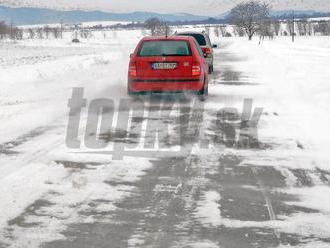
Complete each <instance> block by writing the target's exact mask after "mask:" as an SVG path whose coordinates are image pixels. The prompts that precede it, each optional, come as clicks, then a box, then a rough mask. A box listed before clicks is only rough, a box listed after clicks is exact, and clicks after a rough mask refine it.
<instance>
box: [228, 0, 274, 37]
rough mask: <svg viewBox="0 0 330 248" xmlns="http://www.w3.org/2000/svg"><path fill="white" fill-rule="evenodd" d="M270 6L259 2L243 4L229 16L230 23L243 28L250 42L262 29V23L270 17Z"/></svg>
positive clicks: (253, 1) (237, 6) (254, 0)
mask: <svg viewBox="0 0 330 248" xmlns="http://www.w3.org/2000/svg"><path fill="white" fill-rule="evenodd" d="M270 9H271V8H270V6H269V5H268V4H266V3H261V2H259V1H257V0H251V1H248V2H242V3H240V4H238V5H236V7H234V8H233V9H232V10H231V11H230V14H229V17H228V18H229V21H230V22H231V23H233V24H235V25H236V26H237V27H239V28H242V29H243V30H244V32H245V33H246V35H247V36H248V37H249V40H252V37H253V35H254V34H255V33H256V32H257V31H258V30H259V29H260V26H261V25H262V23H263V22H264V21H265V20H266V19H269V17H270V14H269V13H270Z"/></svg>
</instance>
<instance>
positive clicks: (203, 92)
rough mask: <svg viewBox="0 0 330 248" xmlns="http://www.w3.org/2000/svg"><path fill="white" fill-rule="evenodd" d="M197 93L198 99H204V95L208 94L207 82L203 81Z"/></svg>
mask: <svg viewBox="0 0 330 248" xmlns="http://www.w3.org/2000/svg"><path fill="white" fill-rule="evenodd" d="M197 95H198V98H199V100H200V101H205V100H206V97H207V96H208V95H209V86H208V84H206V83H205V84H204V87H203V89H201V90H200V91H198V93H197Z"/></svg>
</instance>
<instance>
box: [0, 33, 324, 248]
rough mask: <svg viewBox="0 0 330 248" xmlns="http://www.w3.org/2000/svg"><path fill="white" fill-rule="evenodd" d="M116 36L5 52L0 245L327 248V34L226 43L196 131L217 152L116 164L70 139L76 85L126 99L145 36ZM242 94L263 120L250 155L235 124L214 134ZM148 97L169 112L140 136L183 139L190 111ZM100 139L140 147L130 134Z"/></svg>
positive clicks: (0, 66)
mask: <svg viewBox="0 0 330 248" xmlns="http://www.w3.org/2000/svg"><path fill="white" fill-rule="evenodd" d="M110 37H111V39H110V40H107V41H104V40H102V39H95V40H94V41H89V42H86V43H84V44H80V45H72V44H69V43H67V44H63V43H60V42H59V43H56V42H54V43H52V44H51V45H50V44H49V43H46V42H45V44H43V43H42V44H36V43H33V42H32V41H31V43H27V44H16V45H13V44H4V45H1V46H0V54H1V58H2V59H0V73H1V74H0V75H1V76H0V84H1V91H0V121H1V127H0V172H1V173H0V247H29V248H30V247H54V248H55V247H56V248H59V247H63V248H64V247H77V248H78V247H79V248H82V247H86V248H87V247H198V248H200V247H229V248H231V247H233V248H237V247H244V248H248V247H262V248H263V247H330V231H329V230H330V200H329V195H330V165H329V162H330V156H329V155H328V150H329V148H330V139H329V137H328V135H327V128H328V127H329V124H330V116H329V115H328V113H329V102H330V99H329V97H330V84H329V82H328V81H329V79H330V71H329V70H328V69H327V68H328V66H329V65H330V45H329V44H328V43H327V42H326V41H325V39H324V38H323V37H314V38H308V39H307V38H306V39H305V38H302V37H301V38H299V39H297V42H296V43H295V44H291V43H290V42H289V39H288V40H285V39H278V40H274V41H264V42H263V43H262V44H261V45H258V43H257V42H256V41H255V42H250V43H248V42H247V41H246V40H245V39H244V40H243V39H240V38H227V39H221V40H219V41H218V42H220V48H219V49H217V50H216V64H215V73H214V75H213V76H212V79H211V82H210V97H209V99H208V100H207V101H206V102H205V106H204V120H205V121H204V122H198V120H194V119H193V120H192V123H191V124H192V126H194V127H196V126H197V127H198V129H205V137H206V138H207V139H208V140H209V141H211V143H218V145H219V146H212V145H211V146H210V148H209V149H199V148H198V147H196V146H194V148H193V150H192V152H191V153H190V154H189V155H188V156H186V155H182V154H181V153H177V154H176V155H168V156H159V157H156V158H153V159H150V158H143V157H132V156H131V157H124V159H123V160H119V161H116V160H112V158H111V156H109V155H107V154H106V153H94V152H92V153H76V152H77V150H74V152H75V153H73V151H72V150H71V149H69V148H68V147H66V144H65V135H66V127H67V122H68V111H69V109H68V107H67V104H68V99H69V98H70V96H71V92H72V88H73V87H83V88H84V96H85V98H86V99H87V100H88V102H90V101H91V100H93V99H95V98H110V99H113V100H114V101H115V103H116V104H117V103H118V100H120V99H121V98H125V97H126V70H127V62H128V58H129V53H130V52H131V51H132V49H133V48H134V45H135V43H136V42H137V40H138V39H139V37H141V33H140V32H139V31H131V32H126V31H121V32H116V34H112V36H110ZM72 46H73V47H72ZM9 51H12V53H11V52H9ZM247 98H249V99H253V109H254V108H256V107H261V108H263V114H262V117H261V119H260V121H259V124H258V134H259V144H258V145H257V146H252V145H247V146H245V147H243V148H242V147H238V146H237V145H236V144H235V142H234V143H231V142H229V143H228V142H224V139H223V135H224V133H226V132H227V131H228V130H226V128H224V129H223V130H220V131H219V130H218V128H219V126H217V122H216V119H217V118H219V112H218V111H219V110H220V109H223V108H226V110H225V112H222V114H223V115H225V114H230V111H229V108H231V109H233V108H235V109H238V110H239V111H242V108H243V103H244V99H247ZM144 100H145V104H147V105H149V106H151V108H150V113H152V112H153V111H152V109H153V108H154V109H155V111H156V110H157V107H159V106H160V105H162V106H163V110H164V111H171V112H174V115H168V119H164V118H158V119H157V118H151V117H150V116H143V118H134V119H132V121H131V122H132V123H131V126H132V128H133V129H132V130H133V131H134V128H135V127H137V126H139V125H140V124H141V123H145V122H149V123H151V124H150V126H151V127H152V128H151V130H150V129H149V132H150V131H151V133H152V132H156V131H157V127H158V126H162V125H163V124H164V123H166V124H168V123H170V125H171V136H172V138H173V139H174V141H173V144H176V145H177V143H178V141H177V140H176V139H177V137H179V136H180V128H181V127H182V125H185V124H184V123H182V122H180V121H178V119H177V116H176V115H175V113H179V116H185V115H187V114H189V113H188V112H185V111H182V109H180V108H179V107H180V106H174V107H173V105H172V103H171V99H166V101H165V102H164V101H163V100H162V99H157V98H156V99H151V100H150V99H149V100H148V99H144ZM191 101H194V99H190V98H188V99H187V100H185V101H183V102H184V104H185V105H187V104H188V105H189V104H190V103H191ZM181 107H182V106H181ZM180 111H181V112H180ZM226 111H227V112H226ZM86 118H87V110H86V109H85V110H84V111H83V113H82V117H81V122H82V123H85V122H86ZM189 128H191V126H189ZM189 128H188V129H189ZM83 129H84V127H83V125H82V127H81V132H83ZM132 130H131V131H132ZM125 131H127V130H125ZM188 131H189V130H188ZM102 139H104V140H107V142H113V143H123V144H128V143H129V144H135V143H139V142H140V141H141V140H140V137H139V136H138V135H132V136H130V137H129V139H128V137H127V133H126V132H124V133H123V132H122V130H121V132H120V133H116V132H114V133H113V131H112V130H109V133H105V134H103V135H102ZM158 141H159V143H160V144H161V143H167V140H161V139H160V140H158ZM194 141H195V140H194V132H193V130H191V132H188V133H186V136H184V137H183V144H184V145H190V144H192V143H194ZM86 150H88V149H86V148H84V147H82V148H81V150H78V152H80V151H86Z"/></svg>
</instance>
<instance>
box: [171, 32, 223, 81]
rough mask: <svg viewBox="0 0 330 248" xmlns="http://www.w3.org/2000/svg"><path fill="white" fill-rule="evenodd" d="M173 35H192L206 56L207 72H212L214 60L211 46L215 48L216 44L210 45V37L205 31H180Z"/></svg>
mask: <svg viewBox="0 0 330 248" xmlns="http://www.w3.org/2000/svg"><path fill="white" fill-rule="evenodd" d="M175 35H179V36H192V37H194V38H195V39H196V40H197V42H198V44H199V45H200V47H201V48H202V50H203V53H204V57H205V58H206V62H207V64H208V66H209V73H210V74H211V73H213V60H214V53H213V48H217V45H212V43H211V40H210V37H209V36H208V35H207V34H206V33H205V32H191V31H189V32H180V33H176V34H175Z"/></svg>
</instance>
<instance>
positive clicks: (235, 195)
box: [43, 154, 315, 248]
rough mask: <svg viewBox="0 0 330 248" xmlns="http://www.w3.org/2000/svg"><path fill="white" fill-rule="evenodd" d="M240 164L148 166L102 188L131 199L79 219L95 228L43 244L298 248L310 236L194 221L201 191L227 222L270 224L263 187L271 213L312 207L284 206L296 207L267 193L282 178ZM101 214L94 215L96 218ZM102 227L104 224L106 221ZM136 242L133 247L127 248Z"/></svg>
mask: <svg viewBox="0 0 330 248" xmlns="http://www.w3.org/2000/svg"><path fill="white" fill-rule="evenodd" d="M241 159H242V158H238V157H235V156H233V155H220V154H219V157H218V159H216V160H213V161H207V164H204V168H203V167H201V163H203V161H204V162H205V158H202V157H199V156H190V157H189V158H184V157H168V158H163V159H159V160H155V161H153V163H154V166H153V167H152V169H150V170H148V171H147V174H146V175H145V176H143V177H142V179H141V180H140V181H138V182H135V183H131V182H130V183H128V182H120V181H116V182H111V181H109V182H106V183H108V184H110V185H112V186H118V185H121V184H124V185H129V186H134V187H135V188H134V190H133V192H132V195H131V196H130V197H128V198H125V199H123V200H121V201H120V202H118V203H116V207H117V209H116V210H115V211H108V212H104V213H103V215H102V216H96V212H95V213H94V212H93V208H92V207H93V206H92V203H91V205H90V206H91V210H89V211H88V212H84V213H81V214H82V215H83V216H86V217H87V216H90V215H92V216H93V217H97V218H96V219H98V220H99V221H96V222H95V223H88V224H84V223H76V224H72V225H70V226H69V227H68V228H67V230H66V231H64V232H63V234H64V235H65V237H66V240H61V241H54V242H50V243H47V244H44V245H43V247H47V248H55V247H56V248H61V247H63V248H64V247H79V248H84V247H86V248H87V247H101V248H102V247H114V248H115V247H129V244H130V245H131V247H190V246H189V245H187V244H188V243H194V242H196V243H197V242H201V241H203V240H208V241H211V242H212V243H215V244H217V245H219V246H220V247H228V248H231V247H233V248H234V247H235V248H237V247H244V248H249V247H276V246H278V245H279V244H284V245H285V244H290V245H297V244H301V243H303V242H305V241H306V240H308V239H309V238H311V237H303V236H299V235H295V234H289V233H279V234H277V233H276V232H275V231H274V230H273V229H272V228H259V227H241V228H239V227H238V228H234V227H227V226H224V225H221V223H220V224H219V225H217V226H212V225H205V224H203V221H201V220H200V219H199V218H197V217H196V208H197V207H198V202H200V201H202V200H203V194H204V192H206V191H214V192H218V193H219V194H220V195H221V200H220V201H219V202H218V204H219V208H220V210H221V216H214V218H226V219H229V220H231V219H232V220H240V221H255V222H262V221H268V220H270V216H269V211H268V209H267V206H266V201H265V197H264V194H263V192H262V190H263V189H261V188H260V185H259V181H260V180H261V181H262V183H263V187H264V188H266V189H269V190H268V191H267V192H268V194H269V197H270V199H271V202H272V207H273V210H274V212H275V213H276V215H290V214H293V213H297V212H300V213H301V212H306V213H311V212H315V211H314V210H312V209H307V208H301V207H296V206H294V205H291V204H290V205H288V204H286V202H288V201H297V200H298V199H297V198H296V197H294V196H293V195H287V194H281V193H271V192H272V191H271V190H270V189H273V188H283V187H285V178H284V177H283V175H282V174H281V173H280V172H279V171H277V170H276V169H275V168H272V167H265V168H258V169H257V174H255V173H254V172H253V168H251V167H241V166H238V164H239V163H240V162H241ZM97 214H99V212H97ZM109 219H110V221H108V222H105V221H104V220H109ZM133 244H134V245H133Z"/></svg>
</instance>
